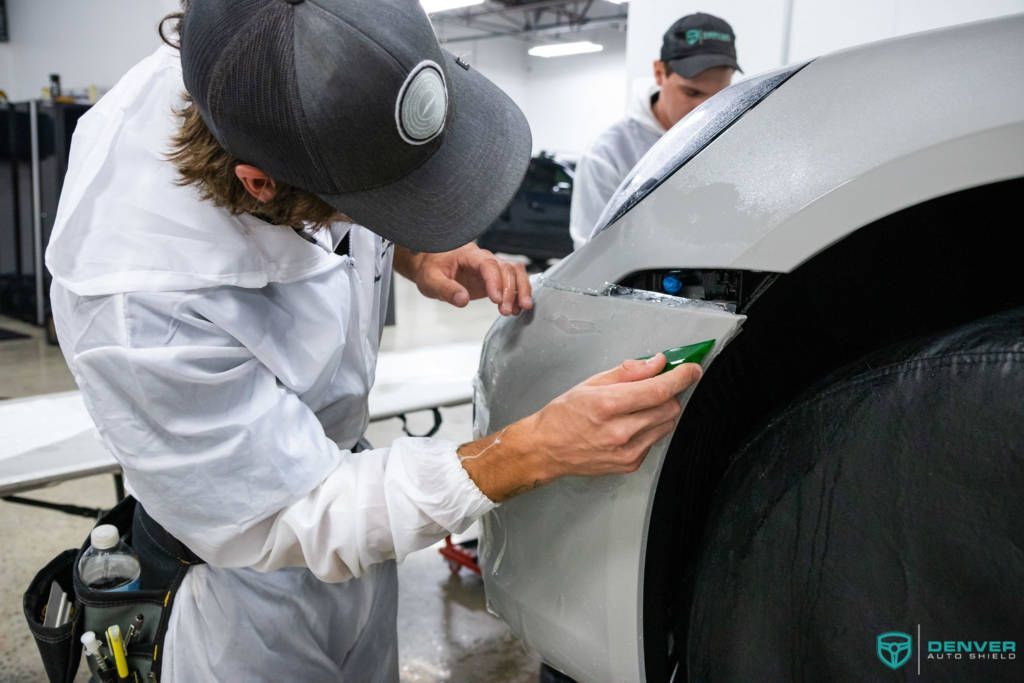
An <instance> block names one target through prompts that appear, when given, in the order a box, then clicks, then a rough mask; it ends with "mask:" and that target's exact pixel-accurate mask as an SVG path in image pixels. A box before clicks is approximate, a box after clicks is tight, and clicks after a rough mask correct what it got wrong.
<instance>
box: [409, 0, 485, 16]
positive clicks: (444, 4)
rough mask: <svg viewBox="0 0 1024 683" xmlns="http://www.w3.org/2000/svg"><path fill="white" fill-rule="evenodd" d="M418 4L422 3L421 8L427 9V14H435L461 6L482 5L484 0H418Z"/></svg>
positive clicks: (460, 7)
mask: <svg viewBox="0 0 1024 683" xmlns="http://www.w3.org/2000/svg"><path fill="white" fill-rule="evenodd" d="M420 4H421V5H423V9H425V10H426V11H427V14H435V13H437V12H447V11H448V10H453V9H462V8H463V7H472V6H473V5H482V4H484V0H420Z"/></svg>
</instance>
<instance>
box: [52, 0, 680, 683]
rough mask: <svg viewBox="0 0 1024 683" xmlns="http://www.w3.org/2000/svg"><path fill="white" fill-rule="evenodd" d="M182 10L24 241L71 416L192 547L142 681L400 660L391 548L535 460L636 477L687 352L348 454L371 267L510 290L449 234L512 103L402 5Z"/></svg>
mask: <svg viewBox="0 0 1024 683" xmlns="http://www.w3.org/2000/svg"><path fill="white" fill-rule="evenodd" d="M179 18H180V19H181V21H180V24H179V25H178V28H179V33H180V47H181V50H180V53H179V51H178V50H177V49H175V48H174V47H162V48H161V49H159V50H158V51H157V52H155V53H154V54H152V55H151V56H149V57H147V58H146V59H144V60H143V61H142V62H140V63H139V64H138V65H136V66H135V67H134V68H133V69H132V70H131V71H129V72H128V73H127V74H126V75H125V76H124V77H123V78H122V79H121V81H120V82H119V83H118V84H117V85H116V86H115V87H114V88H113V89H112V90H111V91H110V92H109V93H108V94H107V95H106V96H104V97H103V99H101V100H100V102H99V103H98V104H97V105H96V106H95V107H94V108H93V109H92V111H90V112H89V113H88V114H87V115H86V116H85V117H84V118H83V119H82V120H81V122H80V123H79V125H78V129H77V131H76V133H75V137H74V142H73V145H72V150H71V162H70V166H69V170H68V173H67V178H66V181H65V184H64V190H63V195H62V197H61V202H60V207H59V211H58V216H57V220H56V225H55V228H54V233H53V236H52V238H51V242H50V246H49V249H48V251H47V265H48V267H49V268H50V271H51V272H52V274H53V288H52V291H51V296H52V305H53V311H54V317H55V320H56V324H57V330H58V334H59V337H60V342H61V347H62V349H63V351H64V354H65V356H66V358H67V360H68V363H69V366H70V367H71V369H72V371H73V373H74V376H75V380H76V382H77V383H78V385H79V387H80V388H81V390H82V394H83V396H84V398H85V401H86V405H87V407H88V409H89V412H90V415H91V416H92V418H93V420H94V421H95V423H96V425H97V427H98V428H99V431H100V434H101V435H102V437H103V439H104V441H105V443H106V445H107V447H108V448H109V449H110V451H111V452H112V453H113V454H114V456H115V457H116V458H117V460H118V462H119V463H120V464H121V466H122V467H123V469H124V473H125V477H126V481H127V483H128V485H129V487H130V489H131V491H132V492H133V494H134V495H135V497H136V498H137V500H138V501H139V503H140V504H141V505H142V506H143V507H144V508H145V511H146V513H148V515H149V516H150V517H151V518H152V519H154V520H156V521H157V522H159V524H160V525H161V526H163V527H164V528H165V529H166V530H167V531H168V532H170V533H171V534H173V535H174V536H175V537H176V538H177V539H178V540H180V541H181V542H182V543H184V544H185V545H186V546H188V548H189V549H191V550H192V551H193V552H194V553H195V554H196V555H198V556H199V557H200V558H201V559H203V560H204V561H205V562H206V564H201V565H197V566H194V567H192V568H190V569H189V571H188V572H187V574H186V575H185V578H184V581H183V583H182V585H181V587H180V589H179V591H178V593H177V596H176V599H175V602H174V604H173V608H172V612H171V617H170V622H169V626H168V631H167V636H166V640H165V643H164V651H163V659H162V676H161V679H162V680H166V681H187V682H189V683H192V682H195V681H257V680H259V681H286V680H287V681H341V680H344V681H360V682H363V681H396V680H397V679H398V674H397V654H396V632H395V612H396V604H397V603H396V598H397V595H396V592H397V587H396V580H395V565H394V560H396V559H397V560H401V559H402V558H403V557H404V556H406V555H407V554H408V553H410V552H412V551H414V550H417V549H420V548H424V547H426V546H428V545H430V544H431V543H434V542H435V541H436V540H438V539H440V538H442V537H443V536H444V535H445V534H447V533H449V532H457V531H459V530H462V529H465V528H466V527H467V526H468V525H469V524H470V523H472V522H473V521H474V520H475V519H477V518H478V517H479V516H480V515H482V514H484V513H486V512H487V511H489V510H491V509H492V508H493V507H494V506H495V505H497V504H500V502H501V501H502V500H504V499H506V498H509V497H511V496H514V495H516V494H517V493H519V492H522V491H525V490H527V489H530V488H532V487H535V486H538V485H542V484H544V483H546V482H549V481H551V480H553V479H555V478H557V477H560V476H564V475H568V474H573V475H592V476H598V475H606V474H616V473H625V472H631V471H633V470H635V469H636V468H637V467H639V465H640V463H641V462H642V460H643V457H644V455H645V454H646V452H647V450H648V448H649V447H650V446H651V444H653V443H654V442H656V441H657V440H659V439H661V438H663V437H665V436H666V435H668V434H669V433H670V432H671V431H672V429H673V427H674V424H675V419H676V417H677V416H678V414H679V404H678V401H677V400H676V395H677V394H678V393H679V392H681V391H682V390H684V389H685V388H686V387H687V386H689V385H691V384H692V383H693V382H695V381H696V380H697V378H698V377H699V367H697V366H693V365H690V366H684V368H683V369H678V370H674V371H672V372H669V373H665V374H663V375H658V372H659V371H660V370H661V369H662V367H663V365H664V362H665V361H664V357H663V356H662V355H660V354H659V355H657V356H655V357H654V358H653V359H651V360H649V361H646V362H639V361H626V362H624V363H623V364H622V365H621V366H619V367H616V368H614V369H612V370H609V371H607V372H605V373H601V374H599V375H596V376H595V377H593V378H591V379H590V380H587V381H586V382H584V383H582V384H580V385H578V386H576V387H574V388H571V389H569V390H568V391H567V392H566V393H565V394H563V395H562V396H560V397H559V398H557V399H555V400H554V401H552V402H551V403H550V404H548V405H547V406H545V407H544V408H543V409H541V410H540V411H539V412H537V413H535V414H534V415H531V416H529V417H527V418H524V419H523V420H521V421H520V422H517V423H514V424H512V425H510V426H509V427H508V428H506V429H505V430H503V432H502V433H500V434H498V435H491V436H488V437H484V438H482V439H479V440H477V441H474V442H470V443H466V444H462V445H458V444H455V443H450V442H447V441H443V440H439V439H428V438H404V439H399V440H398V441H396V442H395V443H393V444H392V445H391V446H390V447H389V448H378V449H375V450H364V451H361V452H354V451H353V450H352V448H353V447H354V445H355V444H356V442H357V440H358V439H359V438H360V436H361V435H362V433H363V430H364V429H365V427H366V425H367V403H366V398H367V394H368V392H369V390H370V386H371V385H372V383H373V376H374V366H375V363H376V358H377V348H378V343H379V339H380V332H381V324H382V317H383V312H384V304H385V302H386V300H387V296H388V291H387V289H388V282H389V280H390V272H391V268H392V264H393V265H394V268H395V270H397V271H398V272H399V273H400V274H402V275H404V276H406V277H408V278H409V279H411V280H412V281H414V282H415V283H416V284H417V286H418V287H419V289H420V291H421V292H422V293H423V294H425V295H427V296H430V297H434V298H438V299H442V300H445V301H448V302H450V303H452V304H453V305H455V306H465V305H466V304H467V303H468V301H469V300H470V299H472V298H479V297H483V296H486V297H488V298H490V300H491V301H493V302H494V303H495V304H497V305H498V307H499V310H500V312H501V313H502V314H506V315H512V314H517V313H518V312H519V311H521V310H523V309H528V308H531V307H532V300H531V292H530V286H529V282H528V280H527V279H526V276H525V272H524V271H523V270H522V268H521V267H513V266H511V265H509V264H504V263H500V262H499V261H497V260H496V259H495V258H494V257H493V255H491V254H490V253H489V252H486V251H483V250H480V249H478V248H477V247H476V246H475V245H473V244H472V243H471V242H470V241H471V240H472V239H473V237H474V236H475V235H477V234H478V233H479V232H481V231H482V230H483V229H484V228H485V227H486V226H487V225H488V224H489V223H490V222H491V220H492V219H493V218H494V216H495V215H496V214H497V213H499V212H500V211H501V209H502V208H503V207H504V206H505V204H506V203H507V202H508V200H509V198H510V197H511V196H512V194H513V193H514V191H515V189H516V187H517V186H518V184H519V182H520V179H521V177H522V174H523V172H524V170H525V168H526V164H527V161H528V158H529V152H530V140H529V131H528V129H527V127H526V123H525V120H524V118H523V116H522V114H521V113H520V112H519V110H518V109H517V108H516V107H515V105H514V104H512V102H511V101H510V100H509V99H508V98H507V97H506V96H505V95H504V94H503V93H502V92H501V91H499V90H498V89H497V88H495V87H494V86H493V85H492V84H491V83H490V82H489V81H487V80H486V79H485V78H483V77H482V76H480V75H479V74H478V73H477V72H476V71H475V70H474V69H473V68H472V67H470V66H469V65H467V64H465V63H463V62H461V60H456V59H455V58H454V57H452V56H451V55H449V54H448V53H446V52H443V51H442V50H441V49H440V48H439V47H438V45H437V42H436V38H435V37H434V34H433V31H432V29H431V27H430V24H429V22H428V20H427V17H426V16H425V14H424V13H423V10H422V9H421V8H420V5H419V3H418V2H414V1H413V0H316V1H315V2H314V1H313V0H309V1H307V2H303V1H302V0H287V1H285V0H254V1H251V2H247V3H245V4H244V5H242V4H241V3H237V2H234V0H193V1H192V2H190V3H188V5H187V7H186V9H185V13H184V16H183V17H179ZM186 90H187V92H188V97H186V95H185V93H186ZM349 217H351V219H349ZM356 223H358V224H356ZM362 225H365V226H368V227H362ZM392 244H395V245H397V246H395V247H393V248H392ZM143 581H144V582H145V576H144V577H143Z"/></svg>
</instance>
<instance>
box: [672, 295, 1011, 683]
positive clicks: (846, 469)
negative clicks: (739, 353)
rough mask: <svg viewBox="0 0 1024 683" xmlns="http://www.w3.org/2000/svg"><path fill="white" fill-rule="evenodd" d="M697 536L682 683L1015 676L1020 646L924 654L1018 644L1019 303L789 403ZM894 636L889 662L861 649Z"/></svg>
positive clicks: (748, 453)
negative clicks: (937, 645)
mask: <svg viewBox="0 0 1024 683" xmlns="http://www.w3.org/2000/svg"><path fill="white" fill-rule="evenodd" d="M707 529H708V531H707V534H706V537H705V545H704V549H703V552H702V555H701V558H700V561H699V563H698V566H697V570H696V571H697V576H696V583H695V591H694V600H693V604H692V609H691V613H690V624H689V631H688V643H687V667H686V670H687V673H688V679H689V680H690V681H867V680H925V681H933V680H956V681H982V680H984V681H1003V680H1005V681H1011V680H1012V681H1021V680H1024V651H1021V652H1017V653H1016V659H1008V658H1007V659H999V660H977V659H970V656H969V655H968V654H964V656H963V659H961V660H953V661H949V660H943V661H938V660H930V659H928V647H927V641H958V640H960V641H999V642H1003V641H1015V646H1016V648H1017V649H1018V650H1019V649H1020V648H1021V646H1022V645H1024V593H1022V589H1024V309H1020V310H1016V311H1010V312H1007V313H1003V314H999V315H996V316H992V317H989V318H986V319H984V320H980V321H976V322H974V323H971V324H969V325H966V326H963V327H961V328H958V329H956V330H954V331H952V332H949V333H946V334H942V335H939V336H936V337H933V338H930V339H927V340H923V341H920V342H916V343H912V344H904V345H901V346H900V347H898V348H891V349H888V350H887V351H885V352H882V353H880V354H876V355H874V356H872V357H871V358H869V359H866V360H865V361H863V362H861V363H858V364H857V365H856V367H851V368H847V369H846V370H845V371H843V372H841V373H839V374H838V375H837V376H835V377H833V378H832V379H831V380H829V381H828V382H826V383H825V384H824V385H822V386H821V387H820V388H818V389H816V390H814V391H813V392H811V393H809V394H808V395H807V397H806V398H804V399H803V400H801V401H798V402H797V403H795V404H794V405H792V406H791V407H789V408H787V409H786V410H785V411H784V412H782V413H781V414H779V415H777V416H776V417H775V418H774V419H772V420H771V421H770V423H769V424H767V426H765V427H764V428H763V429H762V430H761V431H760V432H759V433H758V434H757V435H756V436H755V437H754V438H753V439H752V440H751V441H750V442H749V443H748V444H747V445H746V446H745V447H744V448H743V449H742V450H741V452H740V453H739V454H738V455H737V458H736V460H735V462H734V463H733V465H732V466H731V467H730V470H729V472H728V473H727V475H726V477H725V479H724V480H723V482H722V485H721V486H720V488H719V490H718V495H717V496H716V503H715V506H714V509H713V510H712V512H711V515H710V518H709V525H708V527H707ZM918 625H920V636H919V635H918V631H917V628H918ZM892 631H895V632H902V633H905V634H908V635H909V636H910V637H911V642H912V650H911V657H910V659H909V660H908V661H906V662H905V663H903V664H901V665H899V666H897V667H896V668H895V669H894V668H892V667H890V666H887V665H886V664H884V663H883V662H882V661H881V656H880V655H879V654H878V653H877V652H876V639H877V638H878V636H879V635H880V634H883V633H886V632H892ZM919 648H920V673H921V677H920V678H919V677H918V675H917V673H918V649H919ZM1003 656H1004V657H1008V656H1009V653H1003ZM896 663H898V660H897V661H895V662H893V664H896Z"/></svg>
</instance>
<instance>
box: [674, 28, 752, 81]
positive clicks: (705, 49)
mask: <svg viewBox="0 0 1024 683" xmlns="http://www.w3.org/2000/svg"><path fill="white" fill-rule="evenodd" d="M661 61H663V62H667V63H668V65H669V68H670V69H672V71H673V73H677V74H679V75H680V76H682V77H683V78H693V77H694V76H696V75H697V74H699V73H700V72H702V71H706V70H708V69H710V68H712V67H716V66H729V67H732V68H733V69H736V70H737V71H739V72H741V73H742V72H743V69H741V68H740V65H739V64H738V63H737V62H736V34H735V33H733V30H732V26H730V25H729V22H727V21H726V20H725V19H719V18H718V17H716V16H712V15H710V14H704V13H703V12H698V13H697V14H687V15H686V16H685V17H683V18H682V19H680V20H679V21H677V22H676V23H674V24H672V26H671V27H670V28H669V30H668V31H666V32H665V37H664V38H663V39H662V43H661Z"/></svg>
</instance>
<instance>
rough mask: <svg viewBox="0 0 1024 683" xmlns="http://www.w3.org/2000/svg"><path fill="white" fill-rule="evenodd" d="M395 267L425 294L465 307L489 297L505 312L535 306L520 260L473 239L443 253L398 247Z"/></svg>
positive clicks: (514, 313)
mask: <svg viewBox="0 0 1024 683" xmlns="http://www.w3.org/2000/svg"><path fill="white" fill-rule="evenodd" d="M395 270H396V271H398V273H399V274H401V275H403V276H405V277H406V278H408V279H409V280H411V281H412V282H414V283H416V287H417V288H418V289H419V290H420V293H421V294H423V295H424V296H428V297H430V298H431V299H440V300H441V301H447V302H448V303H450V304H451V305H453V306H457V307H459V308H462V307H463V306H465V305H466V304H468V303H469V302H470V301H471V300H473V299H481V298H483V297H485V296H486V297H487V298H488V299H490V300H491V301H493V302H494V303H495V304H497V305H498V311H499V312H500V313H501V314H502V315H517V314H518V313H519V312H520V311H523V310H528V309H531V308H533V292H532V291H531V289H530V280H529V278H528V277H527V276H526V269H525V268H524V267H523V266H522V265H521V264H516V263H508V262H505V261H501V260H499V259H498V258H497V257H495V255H494V254H492V253H491V252H489V251H487V250H486V249H481V248H480V247H478V246H476V245H475V244H473V243H470V244H467V245H465V246H462V247H459V248H458V249H455V250H454V251H446V252H443V253H440V254H428V253H424V252H412V251H409V250H408V249H405V248H404V247H397V248H396V249H395Z"/></svg>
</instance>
